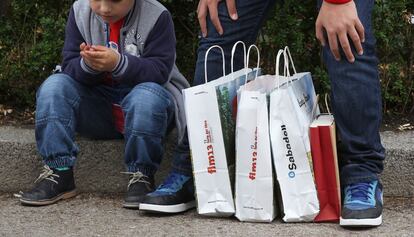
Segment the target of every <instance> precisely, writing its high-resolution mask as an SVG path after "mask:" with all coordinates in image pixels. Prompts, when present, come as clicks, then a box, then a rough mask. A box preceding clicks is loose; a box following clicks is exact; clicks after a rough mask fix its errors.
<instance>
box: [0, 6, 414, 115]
mask: <svg viewBox="0 0 414 237" xmlns="http://www.w3.org/2000/svg"><path fill="white" fill-rule="evenodd" d="M6 1H10V0H6ZM162 2H163V3H164V4H165V5H166V6H167V8H168V9H169V10H170V11H171V12H172V14H173V18H174V22H175V28H176V35H177V39H178V42H177V51H178V52H177V55H178V59H177V61H178V62H177V64H178V66H179V67H180V69H181V70H182V71H183V73H184V75H186V76H187V78H189V79H190V80H191V78H192V75H193V73H194V65H195V59H196V51H197V45H198V43H197V41H198V39H197V35H198V24H197V16H196V13H195V9H196V8H197V3H198V1H193V0H164V1H162ZM297 2H298V1H297V0H285V1H284V3H283V4H281V3H279V4H278V5H277V6H276V8H275V10H274V12H273V13H272V14H271V15H270V18H269V20H268V21H267V23H266V25H265V27H263V29H262V32H261V35H260V37H259V39H258V45H259V47H260V48H261V49H262V59H261V60H262V62H263V63H262V67H263V68H264V71H265V72H268V73H271V72H273V71H274V65H273V64H274V63H273V62H274V58H275V53H276V50H277V49H278V48H281V47H283V46H284V45H289V46H290V48H291V51H292V54H293V55H294V57H295V59H296V60H295V62H296V66H297V67H298V68H299V69H300V70H302V71H311V72H312V74H313V76H314V78H315V79H316V80H315V84H316V88H317V90H318V92H320V93H324V92H328V91H329V89H330V88H329V82H328V78H327V74H326V72H325V68H324V67H323V64H322V62H321V58H320V46H319V44H318V42H317V40H316V38H315V33H314V32H315V30H314V22H315V18H316V16H317V12H316V6H315V4H316V3H315V2H316V1H302V2H305V3H301V4H297ZM71 4H72V1H71V0H70V1H69V0H66V1H65V0H59V1H52V0H43V1H40V0H33V1H25V0H11V5H10V8H9V9H8V11H7V12H8V13H7V16H3V17H1V18H0V22H1V23H2V24H1V25H0V104H5V105H9V106H14V107H21V108H23V107H33V106H34V99H35V92H36V88H37V87H38V86H39V85H40V84H41V82H42V81H43V80H44V79H45V78H46V77H47V76H48V75H49V74H50V73H51V71H52V69H53V68H54V66H55V64H56V63H58V62H60V52H61V47H62V45H63V39H64V26H65V22H66V18H67V14H68V9H69V8H70V5H71ZM413 9H414V0H398V1H397V0H377V1H376V7H375V12H374V19H373V24H374V28H375V34H376V37H377V41H378V47H377V48H378V56H379V59H380V62H381V63H380V66H379V69H380V77H381V85H382V91H383V101H384V103H383V104H384V110H385V111H386V112H387V113H391V112H392V113H405V114H407V113H410V112H412V111H413V109H414V88H413V81H414V79H413V73H414V25H412V24H410V23H409V18H410V16H411V14H410V12H413ZM264 49H266V50H264Z"/></svg>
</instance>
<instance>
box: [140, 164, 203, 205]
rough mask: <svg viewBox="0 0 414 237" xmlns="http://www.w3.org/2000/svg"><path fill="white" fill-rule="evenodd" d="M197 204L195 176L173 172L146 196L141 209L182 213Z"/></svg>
mask: <svg viewBox="0 0 414 237" xmlns="http://www.w3.org/2000/svg"><path fill="white" fill-rule="evenodd" d="M195 205H196V204H195V198H194V184H193V178H192V177H191V176H186V175H182V174H178V173H174V172H172V173H170V174H169V176H168V177H167V178H166V179H165V180H164V183H163V184H161V185H160V186H159V187H158V188H157V189H156V190H155V191H154V192H152V193H149V194H147V195H146V196H145V197H144V199H143V201H142V202H141V204H140V205H139V210H140V211H147V212H156V213H180V212H184V211H187V210H189V209H192V208H194V207H195Z"/></svg>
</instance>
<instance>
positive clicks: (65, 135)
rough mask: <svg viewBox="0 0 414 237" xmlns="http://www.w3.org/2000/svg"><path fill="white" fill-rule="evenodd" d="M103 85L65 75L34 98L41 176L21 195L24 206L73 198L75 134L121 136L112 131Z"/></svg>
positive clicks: (108, 95) (48, 82)
mask: <svg viewBox="0 0 414 237" xmlns="http://www.w3.org/2000/svg"><path fill="white" fill-rule="evenodd" d="M112 93H113V90H112V89H111V88H108V87H105V86H98V87H86V86H84V85H82V84H80V83H79V82H77V81H75V80H73V79H72V78H70V77H69V76H68V75H66V74H55V75H52V76H50V77H49V78H48V79H47V80H46V81H45V82H44V83H43V84H42V85H41V87H40V88H39V90H38V92H37V96H36V131H35V133H36V142H37V146H38V150H39V153H40V155H41V156H42V158H43V162H44V163H45V164H46V166H45V167H44V170H43V173H42V174H41V175H40V176H39V179H38V180H36V181H38V182H36V185H35V187H34V188H33V189H32V190H30V191H28V192H25V193H23V195H22V198H21V199H20V201H21V203H22V204H25V205H38V206H42V205H48V204H52V203H55V202H57V201H59V200H60V199H66V198H71V197H73V196H75V195H76V190H75V182H74V177H73V169H72V167H73V165H74V164H75V160H76V156H77V154H78V147H77V146H76V144H75V143H74V135H75V131H76V130H77V131H79V132H81V133H83V134H85V135H88V136H91V137H96V138H116V137H121V134H119V133H117V132H116V131H115V129H114V125H113V121H112V111H111V103H110V98H111V94H112Z"/></svg>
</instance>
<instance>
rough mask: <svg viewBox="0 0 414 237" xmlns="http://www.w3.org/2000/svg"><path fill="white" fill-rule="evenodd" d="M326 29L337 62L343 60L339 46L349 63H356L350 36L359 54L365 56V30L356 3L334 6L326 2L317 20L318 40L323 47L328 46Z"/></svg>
mask: <svg viewBox="0 0 414 237" xmlns="http://www.w3.org/2000/svg"><path fill="white" fill-rule="evenodd" d="M324 29H325V30H326V33H327V36H328V42H329V47H330V49H331V52H332V54H333V55H334V57H335V59H336V60H337V61H339V60H341V56H340V53H339V44H340V46H341V47H342V49H343V51H344V53H345V56H346V58H347V59H348V61H349V62H351V63H352V62H354V61H355V57H354V55H353V53H352V49H351V46H350V43H349V39H348V36H349V38H350V39H351V41H352V43H353V45H354V46H355V49H356V51H357V53H358V54H359V55H362V54H363V49H362V43H363V42H364V41H365V30H364V26H363V25H362V23H361V21H360V19H359V17H358V13H357V10H356V7H355V3H354V1H350V2H348V3H344V4H332V3H328V2H325V1H324V2H323V3H322V7H321V9H320V11H319V15H318V18H317V19H316V38H317V39H318V40H319V41H320V42H321V44H322V45H323V46H325V44H326V39H325V37H324V34H323V30H324ZM338 40H339V44H338Z"/></svg>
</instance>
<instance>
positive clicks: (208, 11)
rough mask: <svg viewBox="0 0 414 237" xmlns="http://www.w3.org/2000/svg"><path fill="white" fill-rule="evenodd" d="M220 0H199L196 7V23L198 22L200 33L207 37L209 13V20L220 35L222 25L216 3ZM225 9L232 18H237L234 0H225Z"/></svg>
mask: <svg viewBox="0 0 414 237" xmlns="http://www.w3.org/2000/svg"><path fill="white" fill-rule="evenodd" d="M220 1H221V0H200V1H199V2H198V7H197V15H198V23H199V24H200V28H201V33H202V34H203V37H207V15H210V20H211V22H212V23H213V25H214V27H215V28H216V30H217V32H218V33H219V34H220V35H222V34H223V32H224V31H223V27H222V26H221V23H220V19H219V16H218V10H217V7H218V4H219V2H220ZM226 4H227V10H228V12H229V16H230V18H231V19H232V20H234V21H235V20H237V19H238V15H237V10H236V2H235V0H226Z"/></svg>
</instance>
